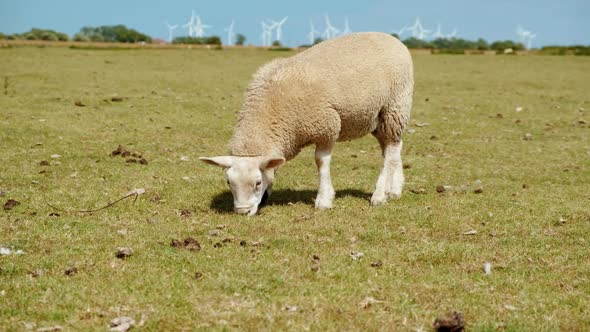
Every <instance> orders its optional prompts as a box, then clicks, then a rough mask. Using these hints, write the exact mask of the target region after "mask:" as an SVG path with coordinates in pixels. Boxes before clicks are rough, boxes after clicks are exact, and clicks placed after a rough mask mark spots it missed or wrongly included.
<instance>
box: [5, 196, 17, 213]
mask: <svg viewBox="0 0 590 332" xmlns="http://www.w3.org/2000/svg"><path fill="white" fill-rule="evenodd" d="M19 204H20V202H19V201H17V200H15V199H12V198H11V199H9V200H7V201H6V203H4V206H3V208H4V211H9V210H12V209H14V208H15V207H16V206H17V205H19Z"/></svg>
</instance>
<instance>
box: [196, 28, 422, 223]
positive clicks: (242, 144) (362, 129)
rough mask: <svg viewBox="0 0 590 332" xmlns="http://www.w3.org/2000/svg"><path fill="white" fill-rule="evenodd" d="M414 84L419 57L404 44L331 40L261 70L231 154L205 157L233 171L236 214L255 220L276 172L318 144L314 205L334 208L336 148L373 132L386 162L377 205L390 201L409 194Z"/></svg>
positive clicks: (358, 37)
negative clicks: (405, 141)
mask: <svg viewBox="0 0 590 332" xmlns="http://www.w3.org/2000/svg"><path fill="white" fill-rule="evenodd" d="M413 87H414V75H413V67H412V59H411V56H410V53H409V51H408V49H407V48H406V47H405V46H404V45H403V44H402V43H401V42H400V41H399V40H398V39H396V38H394V37H392V36H390V35H388V34H384V33H377V32H368V33H355V34H350V35H346V36H343V37H340V38H335V39H330V40H327V41H324V42H322V43H320V44H318V45H316V46H313V47H311V48H309V49H308V50H305V51H303V52H301V53H298V54H296V55H294V56H292V57H289V58H284V59H278V60H274V61H272V62H270V63H268V64H266V65H264V66H262V67H261V68H260V69H259V70H258V71H257V72H256V74H255V75H254V77H253V79H252V81H251V82H250V84H249V86H248V90H247V92H246V95H245V100H244V104H243V107H242V110H241V111H240V112H239V115H238V122H237V125H236V128H235V131H234V135H233V138H232V140H231V144H230V145H231V156H220V157H212V158H200V159H201V160H203V161H204V162H206V163H209V164H213V165H217V166H221V167H224V168H226V174H227V183H228V184H229V187H230V189H231V192H232V194H233V198H234V210H235V212H237V213H239V214H248V215H254V214H255V213H256V212H257V210H258V206H259V204H260V202H261V201H262V200H263V198H264V197H267V196H268V195H270V192H271V189H272V183H273V179H274V173H275V169H276V168H278V167H279V166H280V165H282V164H283V163H284V162H285V161H286V160H290V159H292V158H294V157H295V156H296V155H297V154H298V153H299V151H301V149H302V148H303V147H305V146H307V145H310V144H315V147H316V149H315V161H316V165H317V167H318V169H319V190H318V194H317V198H316V200H315V206H316V208H318V209H328V208H331V207H332V205H333V200H334V195H335V192H334V188H333V187H332V182H331V180H330V160H331V154H332V148H333V146H334V144H335V143H336V142H337V141H347V140H351V139H354V138H359V137H362V136H364V135H366V134H367V133H372V134H373V135H374V136H375V137H376V138H377V140H378V141H379V144H380V146H381V149H382V151H383V158H384V162H383V167H382V169H381V173H380V175H379V178H378V180H377V184H376V187H375V191H374V193H373V196H372V197H371V204H372V205H379V204H383V203H385V201H386V200H387V199H388V198H397V197H400V195H401V193H402V187H403V183H404V175H403V168H402V160H401V150H402V133H403V130H404V128H405V127H406V125H407V123H408V120H409V116H410V110H411V108H412V94H413ZM265 194H267V195H265Z"/></svg>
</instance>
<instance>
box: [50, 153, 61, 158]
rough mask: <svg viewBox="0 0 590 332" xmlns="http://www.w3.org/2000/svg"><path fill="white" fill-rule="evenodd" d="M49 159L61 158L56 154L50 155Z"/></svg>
mask: <svg viewBox="0 0 590 332" xmlns="http://www.w3.org/2000/svg"><path fill="white" fill-rule="evenodd" d="M51 158H53V159H59V158H61V155H59V154H57V153H56V154H52V155H51Z"/></svg>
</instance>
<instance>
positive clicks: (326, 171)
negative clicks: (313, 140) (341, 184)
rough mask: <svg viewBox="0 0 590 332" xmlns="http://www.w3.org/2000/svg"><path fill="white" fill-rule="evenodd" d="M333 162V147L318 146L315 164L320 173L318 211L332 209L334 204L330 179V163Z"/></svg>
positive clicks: (316, 200)
mask: <svg viewBox="0 0 590 332" xmlns="http://www.w3.org/2000/svg"><path fill="white" fill-rule="evenodd" d="M331 160H332V146H319V145H316V149H315V163H316V165H317V167H318V170H319V172H320V176H319V182H320V185H319V190H318V196H317V198H316V199H315V207H316V208H317V209H320V210H323V209H331V208H332V206H333V202H334V196H335V192H334V187H332V180H331V179H330V161H331Z"/></svg>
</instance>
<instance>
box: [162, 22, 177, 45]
mask: <svg viewBox="0 0 590 332" xmlns="http://www.w3.org/2000/svg"><path fill="white" fill-rule="evenodd" d="M164 24H165V25H166V28H167V29H168V42H172V32H173V31H174V30H175V29H176V28H178V24H175V25H170V24H169V23H168V21H166V22H164Z"/></svg>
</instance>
